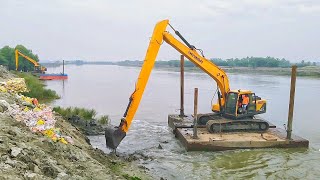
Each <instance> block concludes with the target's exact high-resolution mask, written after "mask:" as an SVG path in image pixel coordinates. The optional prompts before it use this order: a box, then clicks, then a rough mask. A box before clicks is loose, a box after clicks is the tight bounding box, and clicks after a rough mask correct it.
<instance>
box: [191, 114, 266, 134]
mask: <svg viewBox="0 0 320 180" xmlns="http://www.w3.org/2000/svg"><path fill="white" fill-rule="evenodd" d="M197 123H198V125H200V126H206V128H207V130H208V131H209V132H210V133H220V132H239V131H245V132H264V131H266V130H268V129H269V123H268V122H267V121H265V120H263V119H261V118H256V117H245V118H242V119H229V118H225V117H223V116H221V114H219V113H208V114H199V115H198V121H197Z"/></svg>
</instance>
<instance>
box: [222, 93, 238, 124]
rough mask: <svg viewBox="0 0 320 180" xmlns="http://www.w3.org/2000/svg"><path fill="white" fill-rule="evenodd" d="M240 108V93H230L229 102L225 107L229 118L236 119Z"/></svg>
mask: <svg viewBox="0 0 320 180" xmlns="http://www.w3.org/2000/svg"><path fill="white" fill-rule="evenodd" d="M237 106H238V93H236V92H229V93H228V95H227V102H226V107H225V114H226V115H227V116H231V117H234V118H235V117H236V116H237V109H238V108H237Z"/></svg>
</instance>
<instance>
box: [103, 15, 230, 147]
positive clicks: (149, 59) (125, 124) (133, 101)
mask: <svg viewBox="0 0 320 180" xmlns="http://www.w3.org/2000/svg"><path fill="white" fill-rule="evenodd" d="M168 25H170V24H169V20H163V21H160V22H158V23H157V24H156V26H155V28H154V31H153V34H152V37H151V40H150V43H149V47H148V50H147V53H146V56H145V59H144V62H143V65H142V68H141V71H140V74H139V77H138V81H137V83H136V86H135V90H134V92H133V93H132V95H131V96H130V98H129V104H128V106H127V109H126V111H125V113H124V115H123V118H122V119H121V122H120V125H119V126H117V127H108V128H107V129H106V131H105V137H106V144H107V146H108V147H110V148H113V149H115V148H117V146H118V145H119V144H120V142H121V140H122V139H123V138H124V137H125V136H126V133H127V132H128V130H129V128H130V125H131V123H132V120H133V118H134V115H135V113H136V111H137V109H138V106H139V103H140V101H141V98H142V95H143V92H144V90H145V87H146V85H147V82H148V79H149V76H150V73H151V70H152V69H153V66H154V64H155V60H156V57H157V54H158V52H159V49H160V46H161V44H162V43H163V41H165V42H167V43H168V44H169V45H171V46H172V47H174V48H175V49H176V50H177V51H179V52H180V53H181V54H183V55H184V56H185V57H187V58H188V59H189V60H190V61H191V62H193V63H194V64H196V65H197V66H198V67H199V68H200V69H202V70H203V71H204V72H206V73H207V74H208V75H209V76H211V77H212V78H213V79H214V80H215V81H216V82H217V85H218V87H219V89H220V91H221V98H220V103H221V106H223V103H224V102H225V97H226V94H227V93H228V92H229V91H230V88H229V80H228V77H227V75H226V73H225V72H224V71H223V70H222V69H220V68H219V67H217V66H216V65H215V64H213V63H212V62H211V61H209V60H207V59H206V58H205V57H203V56H201V55H199V53H198V52H197V49H196V48H195V47H194V46H192V45H190V44H189V43H188V42H187V41H186V40H185V39H184V38H183V37H182V36H181V34H180V33H179V32H178V31H175V33H176V34H177V35H178V36H179V37H180V38H181V39H182V41H183V42H184V43H185V44H183V43H181V42H180V41H179V40H177V39H176V38H175V37H174V36H172V35H171V34H170V33H169V32H167V31H166V28H167V26H168ZM170 26H171V25H170Z"/></svg>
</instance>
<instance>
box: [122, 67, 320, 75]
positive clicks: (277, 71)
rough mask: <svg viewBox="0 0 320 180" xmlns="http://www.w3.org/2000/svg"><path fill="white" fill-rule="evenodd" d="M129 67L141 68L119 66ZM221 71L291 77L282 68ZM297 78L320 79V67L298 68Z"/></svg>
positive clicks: (228, 69)
mask: <svg viewBox="0 0 320 180" xmlns="http://www.w3.org/2000/svg"><path fill="white" fill-rule="evenodd" d="M118 66H127V67H141V66H128V65H118ZM220 68H221V69H223V70H224V71H226V72H227V73H239V74H259V75H277V76H290V75H291V68H280V67H257V68H252V67H228V66H221V67H220ZM155 69H157V70H166V71H175V72H179V71H180V67H163V66H160V67H159V66H155ZM184 69H185V71H186V72H202V71H201V70H200V69H199V68H198V67H185V68H184ZM297 72H298V73H297V76H301V77H314V78H320V66H306V67H301V68H297Z"/></svg>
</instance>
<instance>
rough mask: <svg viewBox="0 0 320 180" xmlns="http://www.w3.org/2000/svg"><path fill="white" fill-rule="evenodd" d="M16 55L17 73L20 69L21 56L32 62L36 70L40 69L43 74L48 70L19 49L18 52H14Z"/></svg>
mask: <svg viewBox="0 0 320 180" xmlns="http://www.w3.org/2000/svg"><path fill="white" fill-rule="evenodd" d="M14 53H15V59H16V71H17V70H18V67H19V55H20V56H22V57H24V58H25V59H27V60H28V61H30V62H31V63H32V64H33V65H34V67H35V69H37V68H40V69H39V70H40V71H41V72H42V73H43V72H44V71H46V70H47V68H45V67H41V66H40V64H39V63H38V62H37V61H36V60H34V59H32V58H30V57H29V56H27V55H25V54H23V53H22V52H20V51H19V50H18V49H16V50H15V51H14Z"/></svg>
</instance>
